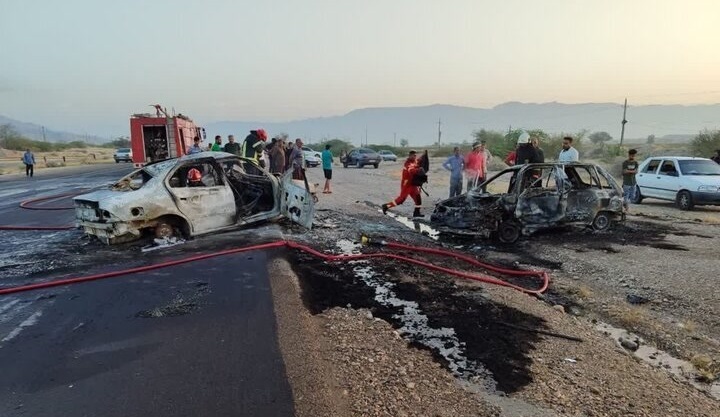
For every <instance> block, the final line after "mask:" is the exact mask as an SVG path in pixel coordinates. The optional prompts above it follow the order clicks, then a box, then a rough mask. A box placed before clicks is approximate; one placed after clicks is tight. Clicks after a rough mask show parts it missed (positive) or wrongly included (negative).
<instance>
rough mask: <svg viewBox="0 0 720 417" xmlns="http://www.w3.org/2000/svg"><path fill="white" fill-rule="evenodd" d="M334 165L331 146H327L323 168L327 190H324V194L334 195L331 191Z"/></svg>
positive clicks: (323, 155) (323, 157) (323, 153)
mask: <svg viewBox="0 0 720 417" xmlns="http://www.w3.org/2000/svg"><path fill="white" fill-rule="evenodd" d="M332 163H333V156H332V153H331V152H330V144H327V145H325V150H324V151H322V166H323V173H324V174H325V188H323V194H332V190H331V189H330V180H331V179H332Z"/></svg>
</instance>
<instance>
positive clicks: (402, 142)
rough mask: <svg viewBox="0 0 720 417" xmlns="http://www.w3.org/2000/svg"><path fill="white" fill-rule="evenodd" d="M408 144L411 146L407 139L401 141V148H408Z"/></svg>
mask: <svg viewBox="0 0 720 417" xmlns="http://www.w3.org/2000/svg"><path fill="white" fill-rule="evenodd" d="M408 144H409V142H408V140H407V139H405V138H402V139H400V146H401V147H403V148H407V146H408Z"/></svg>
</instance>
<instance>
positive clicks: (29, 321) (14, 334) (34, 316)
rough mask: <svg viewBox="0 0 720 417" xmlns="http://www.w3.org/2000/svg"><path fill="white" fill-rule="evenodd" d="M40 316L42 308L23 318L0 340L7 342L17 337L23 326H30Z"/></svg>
mask: <svg viewBox="0 0 720 417" xmlns="http://www.w3.org/2000/svg"><path fill="white" fill-rule="evenodd" d="M40 316H42V310H38V311H36V312H34V313H33V314H32V315H31V316H30V317H28V318H26V319H25V320H23V322H22V323H20V324H19V325H18V326H17V327H16V328H14V329H13V330H12V331H11V332H10V333H8V335H7V336H5V337H4V338H3V339H2V340H0V342H3V343H4V342H9V341H11V340H13V339H14V338H16V337H17V335H19V334H20V332H22V331H23V329H24V328H26V327H30V326H32V325H34V324H35V323H37V322H38V319H39V318H40Z"/></svg>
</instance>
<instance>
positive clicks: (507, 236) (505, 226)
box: [497, 221, 522, 243]
mask: <svg viewBox="0 0 720 417" xmlns="http://www.w3.org/2000/svg"><path fill="white" fill-rule="evenodd" d="M521 234H522V230H521V229H520V226H519V225H518V224H517V223H515V222H513V221H504V222H502V223H500V225H499V226H498V230H497V237H498V240H500V241H501V242H502V243H515V242H517V240H518V239H520V235H521Z"/></svg>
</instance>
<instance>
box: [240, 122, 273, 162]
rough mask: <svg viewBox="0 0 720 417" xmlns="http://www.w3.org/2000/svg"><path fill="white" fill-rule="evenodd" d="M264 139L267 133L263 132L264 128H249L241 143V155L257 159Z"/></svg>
mask: <svg viewBox="0 0 720 417" xmlns="http://www.w3.org/2000/svg"><path fill="white" fill-rule="evenodd" d="M266 140H267V133H265V130H264V129H258V130H251V131H250V134H249V135H247V137H246V138H245V141H244V142H243V144H242V152H241V155H242V156H244V157H245V158H250V159H254V160H256V161H257V160H258V159H259V156H260V153H261V152H262V148H263V145H264V144H265V141H266Z"/></svg>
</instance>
